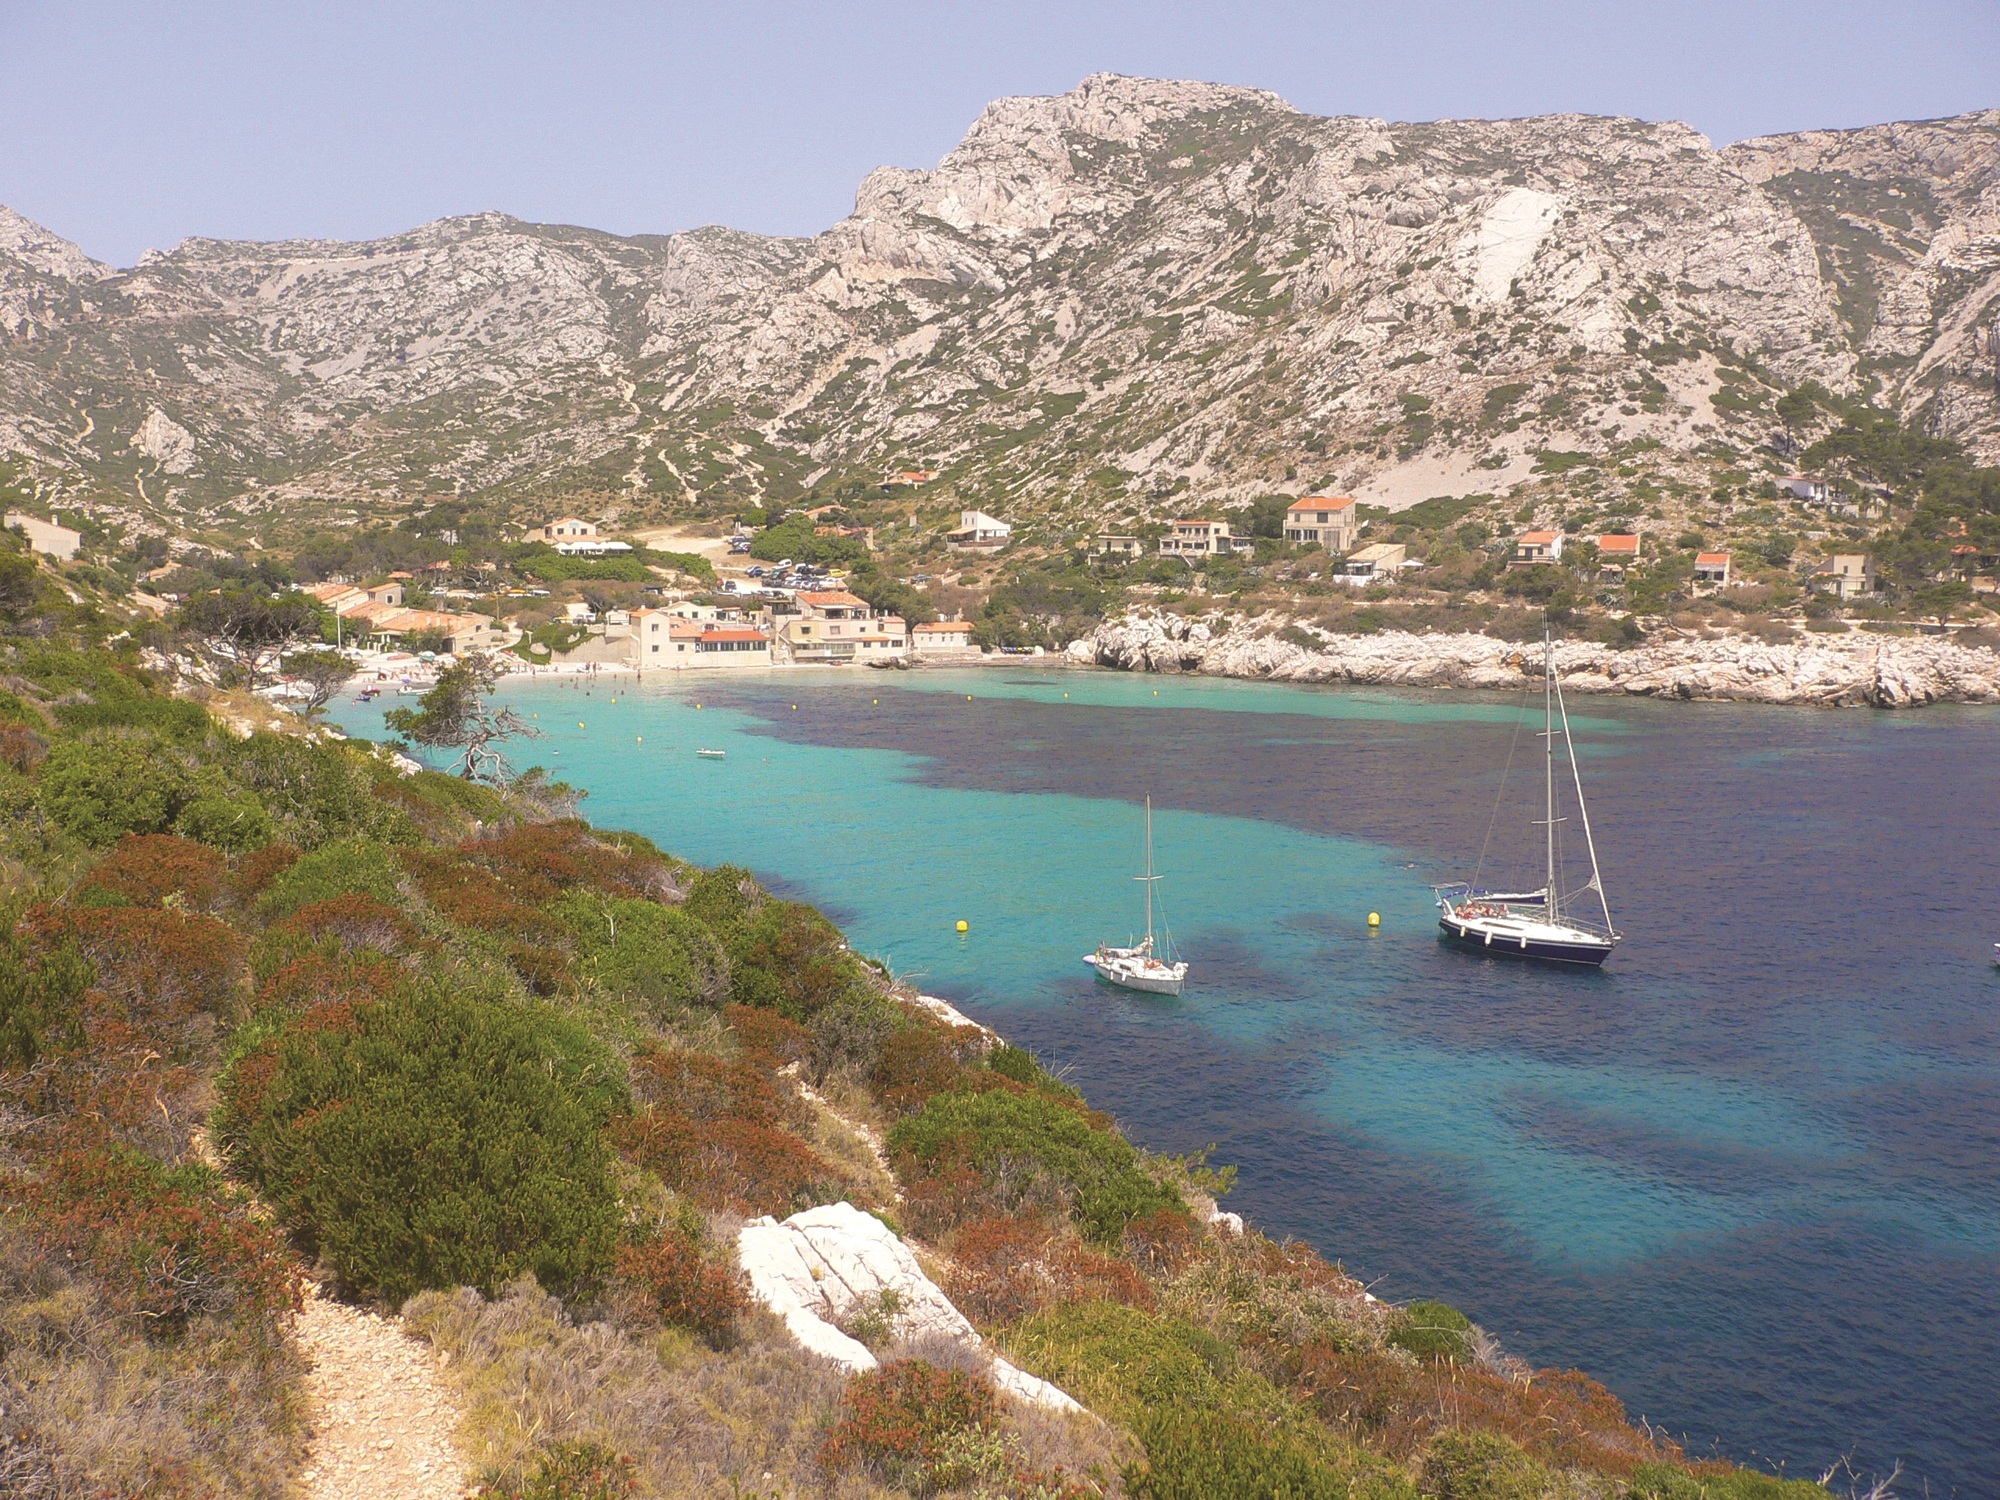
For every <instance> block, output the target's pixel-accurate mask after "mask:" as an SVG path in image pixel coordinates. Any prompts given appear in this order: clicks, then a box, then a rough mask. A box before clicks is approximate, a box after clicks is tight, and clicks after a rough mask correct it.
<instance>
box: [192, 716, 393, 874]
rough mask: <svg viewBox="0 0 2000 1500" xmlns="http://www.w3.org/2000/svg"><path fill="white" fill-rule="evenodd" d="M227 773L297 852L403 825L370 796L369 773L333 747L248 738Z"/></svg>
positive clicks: (354, 755)
mask: <svg viewBox="0 0 2000 1500" xmlns="http://www.w3.org/2000/svg"><path fill="white" fill-rule="evenodd" d="M228 769H229V773H230V776H231V777H232V778H233V779H234V780H235V781H237V782H238V783H240V784H241V785H243V786H246V787H248V788H250V790H252V791H254V792H255V793H256V794H257V795H258V797H259V798H261V799H262V801H263V803H264V806H265V807H266V808H267V809H269V811H270V813H271V815H272V817H273V818H274V819H276V820H277V822H278V824H279V826H280V827H281V828H282V829H283V831H284V833H285V836H286V838H287V839H288V840H289V841H290V842H291V843H294V844H297V845H298V846H299V847H300V848H301V849H317V848H318V847H319V846H320V845H321V844H324V843H326V842H328V841H329V840H331V839H337V838H345V837H348V836H350V835H353V834H357V833H383V832H388V831H389V830H390V825H392V824H394V823H396V822H397V821H399V820H400V821H402V822H404V823H407V817H406V816H405V815H403V814H402V813H400V811H399V810H398V809H395V808H392V807H390V806H389V805H388V804H386V803H384V802H382V801H381V800H380V799H379V798H377V797H376V796H375V794H374V784H373V777H372V775H371V767H370V766H369V765H368V764H367V763H366V762H364V761H363V760H362V759H361V756H360V755H359V753H358V752H356V751H355V750H353V749H351V748H350V747H348V746H346V745H342V744H339V743H338V742H331V741H322V742H311V741H307V740H302V739H298V738H296V737H294V736H291V735H282V734H253V735H251V736H250V738H249V739H247V740H245V741H244V742H243V743H242V744H240V745H236V746H233V747H232V749H231V751H230V755H229V763H228Z"/></svg>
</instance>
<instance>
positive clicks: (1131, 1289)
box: [945, 1217, 1153, 1323]
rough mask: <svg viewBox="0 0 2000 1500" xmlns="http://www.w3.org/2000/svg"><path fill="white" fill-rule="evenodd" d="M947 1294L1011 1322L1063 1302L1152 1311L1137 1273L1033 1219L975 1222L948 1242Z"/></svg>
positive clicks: (964, 1306)
mask: <svg viewBox="0 0 2000 1500" xmlns="http://www.w3.org/2000/svg"><path fill="white" fill-rule="evenodd" d="M950 1250H951V1262H952V1264H951V1271H950V1274H949V1275H948V1276H947V1277H946V1284H945V1290H946V1292H947V1293H948V1294H949V1295H950V1297H951V1300H952V1301H953V1302H954V1303H956V1304H957V1305H958V1307H959V1309H960V1310H961V1311H962V1312H964V1313H965V1314H966V1315H967V1316H968V1317H971V1318H974V1319H976V1320H978V1321H980V1322H983V1323H1011V1322H1014V1321H1017V1320H1018V1319H1021V1318H1025V1317H1030V1316H1032V1315H1033V1314H1035V1313H1037V1312H1040V1311H1042V1310H1043V1309H1044V1308H1048V1307H1052V1306H1055V1305H1057V1304H1059V1303H1065V1302H1118V1303H1123V1304H1124V1305H1126V1306H1128V1307H1143V1308H1150V1307H1151V1306H1152V1305H1153V1294H1152V1289H1151V1288H1150V1287H1148V1286H1147V1285H1146V1280H1145V1278H1144V1277H1143V1276H1141V1275H1140V1274H1139V1273H1138V1271H1137V1270H1136V1269H1134V1268H1133V1267H1132V1266H1131V1265H1130V1264H1128V1263H1127V1262H1125V1261H1122V1260H1119V1259H1118V1258H1117V1257H1115V1256H1111V1255H1104V1254H1102V1253H1100V1252H1098V1251H1096V1250H1093V1249H1091V1248H1090V1247H1089V1246H1087V1245H1085V1244H1083V1243H1082V1242H1081V1241H1079V1240H1078V1239H1077V1238H1076V1236H1075V1235H1074V1234H1072V1233H1068V1232H1067V1227H1066V1226H1061V1227H1058V1226H1056V1225H1052V1224H1050V1223H1047V1222H1045V1221H1043V1220H1040V1219H1033V1218H1004V1217H996V1218H988V1219H976V1220H974V1221H973V1222H971V1223H969V1224H963V1225H961V1226H960V1227H959V1228H958V1229H957V1230H956V1231H954V1232H953V1234H952V1236H951V1239H950Z"/></svg>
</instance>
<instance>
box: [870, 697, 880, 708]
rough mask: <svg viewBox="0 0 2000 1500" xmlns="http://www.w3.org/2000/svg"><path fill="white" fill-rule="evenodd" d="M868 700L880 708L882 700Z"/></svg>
mask: <svg viewBox="0 0 2000 1500" xmlns="http://www.w3.org/2000/svg"><path fill="white" fill-rule="evenodd" d="M868 701H869V702H870V703H872V704H874V705H875V706H876V707H877V708H880V707H881V706H882V700H881V699H880V698H870V699H869V700H868Z"/></svg>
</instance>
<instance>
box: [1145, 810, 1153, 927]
mask: <svg viewBox="0 0 2000 1500" xmlns="http://www.w3.org/2000/svg"><path fill="white" fill-rule="evenodd" d="M1146 951H1147V952H1148V953H1151V952H1152V951H1153V794H1152V793H1151V792H1148V793H1147V794H1146Z"/></svg>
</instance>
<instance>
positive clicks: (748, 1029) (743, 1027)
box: [722, 1005, 813, 1068]
mask: <svg viewBox="0 0 2000 1500" xmlns="http://www.w3.org/2000/svg"><path fill="white" fill-rule="evenodd" d="M722 1019H723V1023H724V1024H725V1025H727V1026H728V1027H729V1029H730V1030H731V1031H732V1032H734V1033H735V1035H736V1040H737V1041H738V1042H739V1043H740V1044H741V1045H742V1047H743V1050H744V1051H745V1052H747V1053H749V1054H750V1055H751V1056H752V1057H754V1058H755V1059H756V1060H757V1061H758V1062H760V1063H763V1064H766V1065H768V1066H770V1067H774V1068H777V1067H783V1066H785V1065H786V1064H789V1063H795V1062H800V1061H802V1060H804V1059H805V1058H807V1057H810V1056H811V1055H812V1050H813V1041H812V1033H811V1032H810V1031H807V1030H806V1029H805V1027H803V1026H801V1025H799V1023H798V1022H797V1021H788V1020H786V1019H785V1018H784V1017H783V1016H781V1015H779V1014H778V1013H777V1012H776V1011H775V1010H759V1009H757V1008H756V1007H755V1006H750V1005H726V1006H724V1007H723V1009H722Z"/></svg>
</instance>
